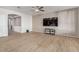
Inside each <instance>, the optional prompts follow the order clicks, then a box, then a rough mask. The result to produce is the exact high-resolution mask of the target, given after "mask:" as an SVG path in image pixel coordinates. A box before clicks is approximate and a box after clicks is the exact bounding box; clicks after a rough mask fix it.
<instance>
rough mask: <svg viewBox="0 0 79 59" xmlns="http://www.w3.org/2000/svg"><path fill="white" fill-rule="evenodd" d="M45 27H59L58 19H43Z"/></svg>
mask: <svg viewBox="0 0 79 59" xmlns="http://www.w3.org/2000/svg"><path fill="white" fill-rule="evenodd" d="M43 26H58V17H52V18H43Z"/></svg>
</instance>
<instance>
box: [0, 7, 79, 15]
mask: <svg viewBox="0 0 79 59" xmlns="http://www.w3.org/2000/svg"><path fill="white" fill-rule="evenodd" d="M76 7H78V6H44V10H45V12H38V13H37V12H35V11H34V10H33V9H32V6H20V8H17V6H0V8H5V9H10V10H14V11H18V12H22V13H25V14H30V15H37V14H43V13H48V12H55V11H60V10H64V9H70V8H76Z"/></svg>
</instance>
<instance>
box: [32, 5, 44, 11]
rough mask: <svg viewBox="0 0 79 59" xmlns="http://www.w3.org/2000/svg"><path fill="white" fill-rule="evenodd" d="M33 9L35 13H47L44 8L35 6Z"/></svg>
mask: <svg viewBox="0 0 79 59" xmlns="http://www.w3.org/2000/svg"><path fill="white" fill-rule="evenodd" d="M32 8H33V10H34V11H35V12H39V11H41V12H44V11H45V10H44V7H43V6H35V7H32Z"/></svg>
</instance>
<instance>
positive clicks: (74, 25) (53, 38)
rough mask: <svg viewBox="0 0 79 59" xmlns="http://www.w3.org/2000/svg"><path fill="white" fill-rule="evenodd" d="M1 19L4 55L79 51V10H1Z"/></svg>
mask: <svg viewBox="0 0 79 59" xmlns="http://www.w3.org/2000/svg"><path fill="white" fill-rule="evenodd" d="M0 15H1V16H0V19H1V20H0V22H1V23H0V28H1V29H0V39H1V40H0V44H1V45H0V51H1V52H4V51H5V52H30V51H33V52H50V51H51V52H68V51H69V52H70V51H79V48H78V46H79V43H78V42H79V40H78V39H79V26H78V25H79V17H78V16H79V7H78V6H4V7H3V6H1V7H0ZM60 39H61V40H60ZM15 45H16V46H15Z"/></svg>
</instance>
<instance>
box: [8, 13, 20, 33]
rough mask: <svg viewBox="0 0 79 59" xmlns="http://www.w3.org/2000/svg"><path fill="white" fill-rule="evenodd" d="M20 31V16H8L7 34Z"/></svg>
mask: <svg viewBox="0 0 79 59" xmlns="http://www.w3.org/2000/svg"><path fill="white" fill-rule="evenodd" d="M20 31H21V16H19V15H17V14H8V34H11V33H13V32H20Z"/></svg>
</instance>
